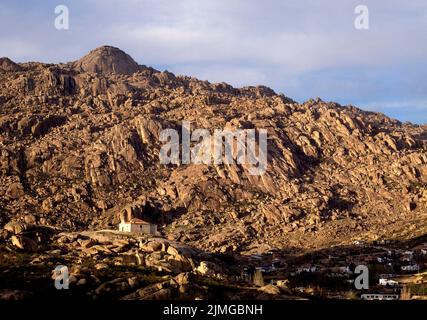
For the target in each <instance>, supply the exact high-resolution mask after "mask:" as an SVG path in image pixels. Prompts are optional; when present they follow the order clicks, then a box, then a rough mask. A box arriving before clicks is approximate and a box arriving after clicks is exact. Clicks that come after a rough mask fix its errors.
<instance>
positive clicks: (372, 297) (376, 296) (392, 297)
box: [360, 293, 399, 300]
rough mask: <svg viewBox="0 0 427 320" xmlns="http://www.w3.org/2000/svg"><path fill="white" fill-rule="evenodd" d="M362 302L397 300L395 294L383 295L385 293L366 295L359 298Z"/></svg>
mask: <svg viewBox="0 0 427 320" xmlns="http://www.w3.org/2000/svg"><path fill="white" fill-rule="evenodd" d="M360 298H361V299H362V300H399V295H397V294H385V293H366V294H362V296H361V297H360Z"/></svg>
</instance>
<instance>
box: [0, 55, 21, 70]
mask: <svg viewBox="0 0 427 320" xmlns="http://www.w3.org/2000/svg"><path fill="white" fill-rule="evenodd" d="M21 69H22V68H21V67H20V66H19V65H18V64H16V63H15V62H13V61H12V60H10V59H9V58H7V57H3V58H0V70H3V71H20V70H21Z"/></svg>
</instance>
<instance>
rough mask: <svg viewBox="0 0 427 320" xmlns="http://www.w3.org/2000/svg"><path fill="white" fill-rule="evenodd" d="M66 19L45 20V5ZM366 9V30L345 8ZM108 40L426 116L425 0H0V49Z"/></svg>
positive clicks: (66, 52) (76, 53) (49, 48)
mask: <svg viewBox="0 0 427 320" xmlns="http://www.w3.org/2000/svg"><path fill="white" fill-rule="evenodd" d="M60 4H65V5H67V6H68V8H69V11H70V29H69V30H56V29H55V28H54V19H55V13H54V8H55V7H56V6H57V5H60ZM360 4H363V5H366V6H367V7H368V8H369V19H370V28H369V30H356V29H355V28H354V20H355V18H356V14H354V9H355V7H356V6H357V5H360ZM105 44H109V45H113V46H116V47H119V48H121V49H122V50H124V51H126V52H127V53H129V54H130V55H131V56H132V57H133V58H134V59H135V60H136V61H137V62H139V63H140V64H145V65H150V66H153V67H155V68H157V69H160V70H164V69H167V70H169V71H172V72H174V73H176V74H186V75H191V76H196V77H198V78H200V79H203V80H209V81H212V82H220V81H225V82H228V83H231V84H232V85H234V86H245V85H257V84H264V85H268V86H270V87H272V88H273V89H274V90H276V91H277V92H281V93H284V94H285V95H287V96H289V97H291V98H293V99H295V100H297V101H300V102H302V101H305V100H307V99H309V98H311V97H313V98H315V97H320V98H322V99H323V100H326V101H337V102H339V103H341V104H344V105H346V104H353V105H356V106H359V107H361V108H363V109H366V110H374V111H379V112H383V113H385V114H387V115H389V116H391V117H394V118H397V119H399V120H401V121H411V122H414V123H419V124H425V123H427V59H426V57H427V0H411V1H404V0H383V1H381V0H363V1H362V0H288V1H285V0H264V1H255V0H209V1H207V0H174V1H172V0H169V1H164V0H121V1H113V0H69V1H68V0H61V1H52V0H45V1H41V0H39V1H19V0H14V1H12V0H2V1H1V3H0V56H8V57H10V58H11V59H12V60H14V61H18V62H23V61H31V60H32V61H44V62H66V61H72V60H76V59H78V58H80V57H81V56H82V55H84V54H85V53H87V52H88V51H89V50H91V49H93V48H95V47H98V46H101V45H105Z"/></svg>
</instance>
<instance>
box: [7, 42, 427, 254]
mask: <svg viewBox="0 0 427 320" xmlns="http://www.w3.org/2000/svg"><path fill="white" fill-rule="evenodd" d="M183 120H186V121H190V122H191V125H192V127H194V128H206V129H209V130H211V131H213V130H214V129H215V128H227V129H230V130H237V129H250V128H256V129H267V132H268V158H267V159H268V167H267V171H266V173H265V174H264V175H260V176H254V175H251V174H249V172H248V169H247V168H246V167H245V166H242V165H239V164H221V165H204V164H185V165H173V164H170V165H163V164H161V163H160V161H159V152H160V148H161V147H162V144H163V143H162V142H161V141H160V137H159V135H160V132H161V130H162V129H165V128H176V129H179V128H180V125H181V122H182V121H183ZM0 146H1V153H0V226H3V225H5V224H6V223H8V222H9V221H10V220H14V221H23V222H26V223H29V224H33V225H38V226H49V227H57V228H60V229H61V230H62V231H64V232H72V231H84V230H97V229H105V228H112V229H117V224H118V221H119V220H118V219H119V214H120V212H121V211H122V210H124V209H125V208H127V209H128V210H131V211H143V212H144V213H145V214H146V215H148V216H149V218H150V219H152V220H154V221H155V222H156V223H158V224H159V231H160V232H161V233H162V234H163V236H164V237H166V238H168V239H169V240H168V241H180V242H185V243H186V244H188V245H192V246H194V247H196V248H198V249H199V250H205V251H208V252H219V253H233V252H235V253H251V252H266V251H268V250H270V249H271V248H273V247H277V248H280V249H282V250H294V249H301V248H322V247H328V246H331V245H337V244H345V243H350V242H352V241H354V240H355V239H369V240H373V239H378V238H409V237H414V236H416V235H418V234H423V233H426V232H427V188H426V186H427V126H419V125H413V124H410V123H401V122H399V121H397V120H394V119H390V118H388V117H386V116H384V115H382V114H379V113H374V112H365V111H362V110H360V109H358V108H356V107H353V106H341V105H339V104H337V103H333V102H324V101H322V100H320V99H316V100H309V101H307V102H305V103H297V102H295V101H293V100H292V99H290V98H288V97H286V96H284V95H282V94H277V93H275V92H274V91H273V90H271V89H269V88H267V87H263V86H258V87H244V88H233V87H232V86H230V85H228V84H226V83H209V82H207V81H201V80H198V79H194V78H191V77H187V76H176V75H174V74H172V73H170V72H167V71H164V72H160V71H157V70H155V69H152V68H150V67H147V66H142V65H138V64H137V63H136V62H135V61H134V60H133V59H132V58H131V57H130V56H129V55H127V54H126V53H124V52H123V51H121V50H119V49H117V48H113V47H101V48H98V49H95V50H93V51H91V52H90V53H89V54H88V55H86V56H85V57H83V58H81V59H80V60H77V61H75V62H70V63H67V64H59V65H54V64H43V63H19V64H16V63H14V62H12V61H11V60H9V59H7V58H2V59H0Z"/></svg>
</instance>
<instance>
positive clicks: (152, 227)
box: [119, 218, 157, 235]
mask: <svg viewBox="0 0 427 320" xmlns="http://www.w3.org/2000/svg"><path fill="white" fill-rule="evenodd" d="M119 231H122V232H134V233H147V234H153V235H155V234H156V233H157V225H156V224H153V223H149V222H147V221H144V220H141V219H138V218H132V219H131V220H130V221H122V222H120V224H119Z"/></svg>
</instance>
